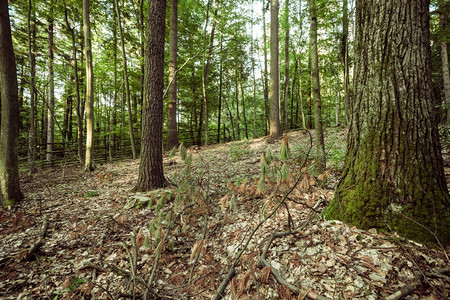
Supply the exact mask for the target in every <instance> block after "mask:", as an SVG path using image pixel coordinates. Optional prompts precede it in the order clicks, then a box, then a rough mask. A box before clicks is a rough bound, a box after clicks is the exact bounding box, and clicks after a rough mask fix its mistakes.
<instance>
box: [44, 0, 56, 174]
mask: <svg viewBox="0 0 450 300" xmlns="http://www.w3.org/2000/svg"><path fill="white" fill-rule="evenodd" d="M49 5H50V13H49V18H48V62H47V67H48V81H49V82H48V90H47V155H46V157H47V161H48V162H49V164H50V165H52V164H53V143H54V142H55V122H54V119H53V117H54V110H55V79H54V73H53V7H54V5H53V1H50V4H49Z"/></svg>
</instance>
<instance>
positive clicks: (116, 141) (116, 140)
mask: <svg viewBox="0 0 450 300" xmlns="http://www.w3.org/2000/svg"><path fill="white" fill-rule="evenodd" d="M112 25H113V26H112V27H113V29H112V32H113V42H114V45H117V32H116V31H117V30H116V29H117V28H116V27H117V25H116V22H113V24H112ZM142 59H143V58H142ZM113 65H114V91H113V108H112V109H113V111H112V128H113V132H114V133H113V137H112V138H113V151H114V152H117V151H118V150H119V148H120V141H119V139H122V137H121V136H118V134H117V120H118V116H117V114H118V106H119V101H118V94H117V92H118V86H117V76H118V74H117V47H113ZM142 76H144V72H142Z"/></svg>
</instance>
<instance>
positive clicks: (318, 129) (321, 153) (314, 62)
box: [308, 0, 326, 173]
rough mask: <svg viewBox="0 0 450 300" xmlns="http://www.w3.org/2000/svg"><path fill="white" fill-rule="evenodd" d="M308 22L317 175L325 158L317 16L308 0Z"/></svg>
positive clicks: (323, 169) (321, 169)
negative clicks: (309, 19) (309, 20)
mask: <svg viewBox="0 0 450 300" xmlns="http://www.w3.org/2000/svg"><path fill="white" fill-rule="evenodd" d="M308 6H309V14H310V18H311V22H310V26H311V27H310V38H309V42H310V52H311V80H312V90H313V98H314V132H315V137H316V161H317V163H316V169H317V171H318V172H319V173H322V172H323V171H325V164H326V156H325V142H324V138H323V127H322V100H321V97H320V81H319V57H318V56H319V55H318V52H317V16H316V1H315V0H308Z"/></svg>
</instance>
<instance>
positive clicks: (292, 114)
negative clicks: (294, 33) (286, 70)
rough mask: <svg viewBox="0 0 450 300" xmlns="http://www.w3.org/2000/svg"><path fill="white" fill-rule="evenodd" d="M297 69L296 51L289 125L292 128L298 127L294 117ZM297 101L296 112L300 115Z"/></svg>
mask: <svg viewBox="0 0 450 300" xmlns="http://www.w3.org/2000/svg"><path fill="white" fill-rule="evenodd" d="M297 69H298V60H297V58H296V57H295V53H294V78H292V86H291V111H290V124H289V127H290V128H291V129H294V128H297V123H296V122H297V121H296V120H295V118H294V98H295V97H294V94H295V92H294V91H295V90H294V89H295V82H296V81H297ZM296 102H297V106H296V109H295V111H296V113H297V115H298V101H296Z"/></svg>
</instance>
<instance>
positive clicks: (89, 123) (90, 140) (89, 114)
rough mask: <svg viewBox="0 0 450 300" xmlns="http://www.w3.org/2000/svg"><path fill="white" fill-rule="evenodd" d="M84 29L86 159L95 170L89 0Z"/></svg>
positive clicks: (85, 6) (85, 5) (85, 1)
mask: <svg viewBox="0 0 450 300" xmlns="http://www.w3.org/2000/svg"><path fill="white" fill-rule="evenodd" d="M83 31H84V45H85V56H86V160H85V162H84V169H85V171H93V170H94V168H95V167H94V70H93V66H92V45H91V23H90V16H89V0H83Z"/></svg>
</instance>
